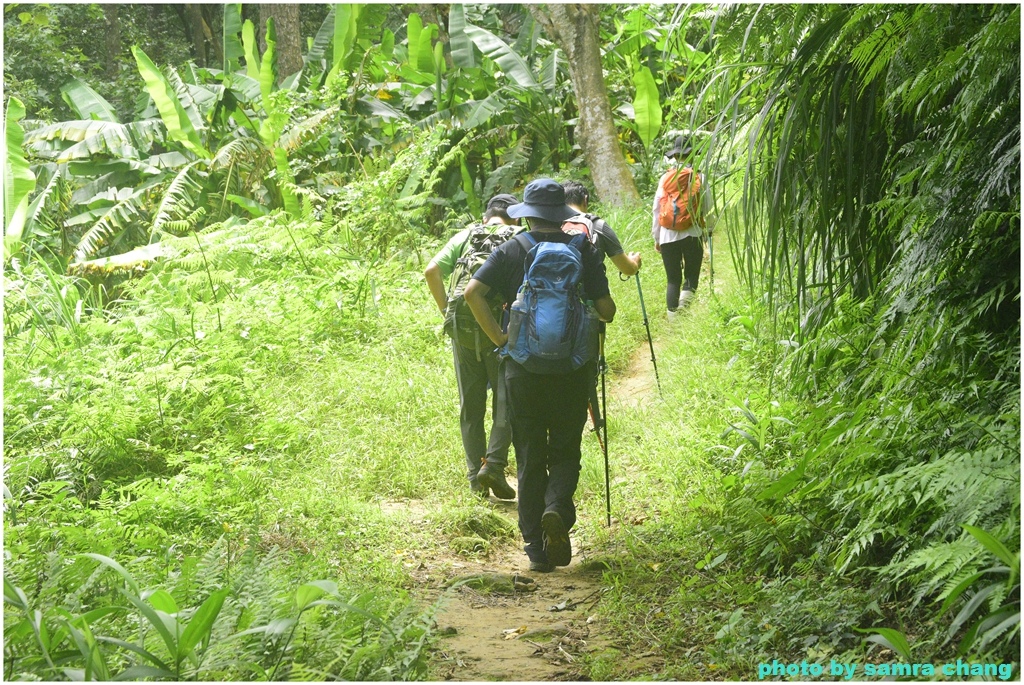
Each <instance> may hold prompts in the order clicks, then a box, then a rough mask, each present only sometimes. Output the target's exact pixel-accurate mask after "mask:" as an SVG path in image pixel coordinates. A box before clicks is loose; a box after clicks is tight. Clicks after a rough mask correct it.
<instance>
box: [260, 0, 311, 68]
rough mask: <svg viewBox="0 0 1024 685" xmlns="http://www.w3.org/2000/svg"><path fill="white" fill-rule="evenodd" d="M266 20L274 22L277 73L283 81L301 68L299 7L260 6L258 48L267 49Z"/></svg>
mask: <svg viewBox="0 0 1024 685" xmlns="http://www.w3.org/2000/svg"><path fill="white" fill-rule="evenodd" d="M267 19H273V20H274V30H275V31H276V33H277V47H276V50H277V73H278V74H279V75H280V79H281V80H282V81H283V80H284V79H285V77H287V76H291V75H292V74H294V73H295V72H297V71H298V70H299V69H301V68H302V29H301V28H300V25H299V6H298V5H296V4H294V3H292V4H288V5H264V4H262V3H261V4H260V46H261V47H262V48H263V50H266V49H267V41H266V31H267Z"/></svg>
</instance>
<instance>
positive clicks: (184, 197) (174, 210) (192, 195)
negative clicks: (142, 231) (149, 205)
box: [150, 160, 206, 233]
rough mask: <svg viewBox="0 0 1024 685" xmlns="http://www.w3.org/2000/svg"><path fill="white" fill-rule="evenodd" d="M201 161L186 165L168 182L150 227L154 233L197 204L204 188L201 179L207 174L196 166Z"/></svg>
mask: <svg viewBox="0 0 1024 685" xmlns="http://www.w3.org/2000/svg"><path fill="white" fill-rule="evenodd" d="M201 161H203V160H196V161H194V162H191V163H190V164H188V165H186V166H185V168H183V169H182V170H181V171H179V172H178V173H177V175H176V176H175V177H174V178H173V179H172V180H171V182H170V183H169V184H168V186H167V189H166V190H165V191H164V194H163V197H162V198H161V199H160V204H159V205H157V208H156V213H155V215H154V218H153V225H152V227H151V229H150V230H151V231H152V232H153V233H156V232H157V231H160V230H162V229H163V227H164V225H165V224H166V223H167V222H168V221H171V220H172V217H176V216H180V215H181V214H182V213H184V212H186V211H188V209H189V208H190V207H191V206H192V205H193V204H195V202H196V200H197V197H198V195H199V193H201V192H202V190H203V185H202V183H201V182H200V181H201V179H202V178H204V177H205V175H206V174H204V173H203V172H202V171H201V170H199V169H197V168H196V166H197V165H198V164H199V163H200V162H201Z"/></svg>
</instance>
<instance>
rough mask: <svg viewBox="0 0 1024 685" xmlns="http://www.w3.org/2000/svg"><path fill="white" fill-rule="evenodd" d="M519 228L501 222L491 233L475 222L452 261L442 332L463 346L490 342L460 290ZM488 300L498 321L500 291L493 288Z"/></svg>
mask: <svg viewBox="0 0 1024 685" xmlns="http://www.w3.org/2000/svg"><path fill="white" fill-rule="evenodd" d="M521 230H522V229H521V228H520V227H519V226H502V227H500V228H498V229H497V230H496V231H494V232H493V233H492V232H491V231H489V230H487V228H486V227H484V225H483V224H474V225H473V226H471V227H470V235H469V239H468V240H467V241H466V247H465V248H464V249H463V250H462V256H461V257H460V258H459V259H458V261H456V262H455V269H454V270H453V271H452V276H451V280H450V281H449V283H448V307H447V308H446V309H445V312H444V332H445V333H447V334H448V335H449V336H451V337H452V339H453V340H455V341H456V342H458V343H459V344H460V345H463V346H465V347H471V348H473V349H475V350H476V351H477V353H479V352H480V349H481V344H482V343H483V344H490V343H489V342H488V341H487V336H486V335H485V334H484V332H483V329H482V328H480V324H478V323H477V322H476V318H475V317H474V316H473V312H472V310H470V308H469V305H467V304H466V298H465V297H464V296H463V293H464V292H465V290H466V286H467V285H469V281H470V279H471V278H473V274H475V273H476V270H477V269H479V268H480V267H481V266H482V265H483V263H484V262H486V261H487V258H488V257H490V256H491V253H492V252H494V250H495V248H497V247H498V246H499V245H502V244H504V243H505V242H506V241H508V239H509V238H511V237H512V236H513V235H515V233H516V232H517V231H521ZM487 304H488V306H489V307H490V308H491V313H492V314H494V320H495V321H497V322H498V323H501V318H502V307H503V304H502V302H501V295H500V293H497V292H492V293H491V294H490V296H489V297H488V298H487Z"/></svg>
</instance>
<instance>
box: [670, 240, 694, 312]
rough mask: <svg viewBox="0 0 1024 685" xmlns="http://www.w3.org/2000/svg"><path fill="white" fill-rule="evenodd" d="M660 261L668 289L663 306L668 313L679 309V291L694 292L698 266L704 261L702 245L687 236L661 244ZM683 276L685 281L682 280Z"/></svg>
mask: <svg viewBox="0 0 1024 685" xmlns="http://www.w3.org/2000/svg"><path fill="white" fill-rule="evenodd" d="M661 261H662V263H663V264H664V265H665V280H667V281H668V289H667V291H666V293H665V304H667V305H668V309H669V311H672V312H674V311H675V310H676V309H677V308H678V307H679V289H680V287H682V289H683V290H696V289H697V279H699V278H700V265H701V262H703V261H704V245H703V244H701V242H700V238H695V237H693V236H688V237H686V238H683V239H682V240H676V241H674V242H671V243H662V244H661ZM684 275H685V279H684Z"/></svg>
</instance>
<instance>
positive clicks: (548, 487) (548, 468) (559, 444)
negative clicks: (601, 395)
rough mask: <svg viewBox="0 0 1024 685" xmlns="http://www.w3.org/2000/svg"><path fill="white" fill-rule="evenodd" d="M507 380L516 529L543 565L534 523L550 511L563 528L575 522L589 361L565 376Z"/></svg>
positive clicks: (540, 537) (591, 371) (521, 373)
mask: <svg viewBox="0 0 1024 685" xmlns="http://www.w3.org/2000/svg"><path fill="white" fill-rule="evenodd" d="M507 364H508V365H509V366H510V367H511V366H513V365H514V366H516V367H518V370H517V371H515V370H512V369H510V371H514V373H513V374H512V375H510V376H508V394H509V416H510V418H511V420H512V444H513V445H514V446H515V450H516V467H517V473H518V476H519V531H520V532H521V533H522V534H523V541H524V542H525V543H526V547H525V550H526V555H527V556H528V557H529V558H530V560H531V561H547V558H546V556H545V554H544V542H543V530H542V529H541V525H540V519H541V517H542V516H543V515H544V512H545V511H556V512H558V514H559V516H561V517H562V521H563V522H564V523H565V525H566V528H572V526H573V524H575V523H576V505H575V504H573V501H572V498H573V495H574V494H575V492H576V485H577V484H578V483H579V480H580V443H581V441H582V439H583V426H584V424H586V421H587V397H588V395H589V393H590V388H591V387H592V384H593V380H594V364H593V362H591V363H589V364H586V365H585V366H583V367H581V368H579V369H577V370H576V371H573V372H572V373H568V374H533V373H527V372H525V371H523V370H522V367H519V366H518V364H516V363H515V362H513V361H511V360H510V361H508V362H507Z"/></svg>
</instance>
